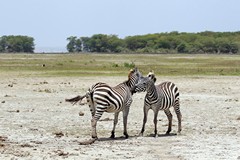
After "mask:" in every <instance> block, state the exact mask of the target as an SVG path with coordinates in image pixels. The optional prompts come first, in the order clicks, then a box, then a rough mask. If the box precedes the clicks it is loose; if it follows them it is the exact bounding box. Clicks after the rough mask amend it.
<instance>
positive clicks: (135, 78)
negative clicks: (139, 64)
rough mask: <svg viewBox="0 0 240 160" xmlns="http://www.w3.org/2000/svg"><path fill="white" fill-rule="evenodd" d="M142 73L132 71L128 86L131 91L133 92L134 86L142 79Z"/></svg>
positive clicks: (135, 69)
mask: <svg viewBox="0 0 240 160" xmlns="http://www.w3.org/2000/svg"><path fill="white" fill-rule="evenodd" d="M142 77H143V76H142V73H141V72H140V71H139V70H138V69H137V68H134V69H131V70H130V72H129V74H128V86H129V87H130V89H131V90H133V88H134V86H135V85H136V84H137V83H138V81H139V79H141V78H142Z"/></svg>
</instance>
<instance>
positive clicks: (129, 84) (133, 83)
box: [126, 78, 135, 89]
mask: <svg viewBox="0 0 240 160" xmlns="http://www.w3.org/2000/svg"><path fill="white" fill-rule="evenodd" d="M126 84H127V86H128V87H129V88H130V89H133V87H134V85H135V82H134V80H133V79H131V78H130V79H128V80H127V81H126Z"/></svg>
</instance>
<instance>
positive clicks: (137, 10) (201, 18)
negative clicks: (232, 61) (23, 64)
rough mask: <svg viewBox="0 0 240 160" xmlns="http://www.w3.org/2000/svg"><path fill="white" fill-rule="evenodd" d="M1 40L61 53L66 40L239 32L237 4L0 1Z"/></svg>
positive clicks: (210, 0)
mask: <svg viewBox="0 0 240 160" xmlns="http://www.w3.org/2000/svg"><path fill="white" fill-rule="evenodd" d="M0 6H1V9H0V37H1V36H3V35H26V36H30V37H33V38H34V39H35V40H34V43H35V52H64V51H66V45H67V43H68V41H67V40H66V39H67V37H70V36H77V37H82V36H87V37H90V36H92V35H94V34H114V35H118V36H119V37H120V38H124V37H126V36H133V35H144V34H149V33H162V32H172V31H178V32H202V31H216V32H217V31H220V32H225V31H231V32H234V31H240V16H239V15H240V0H164V1H163V0H0Z"/></svg>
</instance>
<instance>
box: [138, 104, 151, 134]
mask: <svg viewBox="0 0 240 160" xmlns="http://www.w3.org/2000/svg"><path fill="white" fill-rule="evenodd" d="M148 111H149V107H146V106H144V108H143V113H144V117H143V125H142V130H141V132H140V133H139V136H143V132H144V131H145V124H146V122H147V116H148Z"/></svg>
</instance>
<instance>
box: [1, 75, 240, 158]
mask: <svg viewBox="0 0 240 160" xmlns="http://www.w3.org/2000/svg"><path fill="white" fill-rule="evenodd" d="M125 79H126V77H104V78H101V77H84V78H83V77H81V78H79V77H72V78H69V77H66V78H64V77H61V78H53V77H50V78H30V77H29V78H28V77H26V78H12V77H7V76H1V79H0V159H64V158H65V159H151V160H152V159H174V160H175V159H191V160H192V159H235V160H236V159H240V77H227V76H226V77H225V76H224V77H222V76H218V77H209V76H207V77H158V80H157V83H160V82H162V81H166V80H168V81H172V82H174V83H176V85H177V86H178V87H179V89H180V93H181V95H180V97H181V111H182V115H183V122H182V125H183V130H182V133H181V134H180V135H175V134H173V135H171V136H165V135H164V133H165V131H166V130H167V118H166V116H165V115H164V113H163V112H160V113H159V116H158V119H159V121H158V132H159V137H158V138H154V137H152V133H153V130H154V128H153V122H152V120H153V117H152V116H153V114H152V112H151V111H150V112H149V118H148V122H147V124H146V131H145V134H144V137H138V136H137V135H138V133H139V132H140V129H141V126H142V119H143V111H142V110H143V98H144V94H145V93H141V94H136V95H134V96H133V99H134V102H133V104H132V106H131V109H130V113H129V119H128V132H129V135H130V138H129V139H124V138H121V136H122V131H123V130H122V129H123V127H122V126H123V125H122V114H120V116H119V123H118V125H117V129H116V136H117V137H118V138H116V139H115V140H112V139H109V138H108V137H109V136H110V132H111V129H112V124H113V122H112V119H113V114H110V113H105V114H104V115H103V117H102V120H104V121H100V122H99V123H98V125H97V132H98V137H99V138H100V140H99V141H96V142H95V143H94V144H92V145H87V146H83V145H79V144H78V141H82V140H86V139H89V138H90V133H91V132H90V130H91V126H90V119H91V115H90V111H89V109H88V106H87V105H84V106H80V105H75V106H72V105H71V104H69V103H66V102H65V101H64V99H65V98H71V97H73V96H76V95H79V94H81V95H82V94H84V93H85V91H87V89H88V87H90V86H91V85H92V84H94V83H96V82H99V81H102V82H107V83H109V84H111V85H115V84H118V83H120V82H122V81H124V80H125ZM79 112H82V113H84V115H83V116H79ZM173 116H174V117H173V119H174V121H173V131H172V133H176V131H177V121H176V115H175V113H173Z"/></svg>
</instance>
